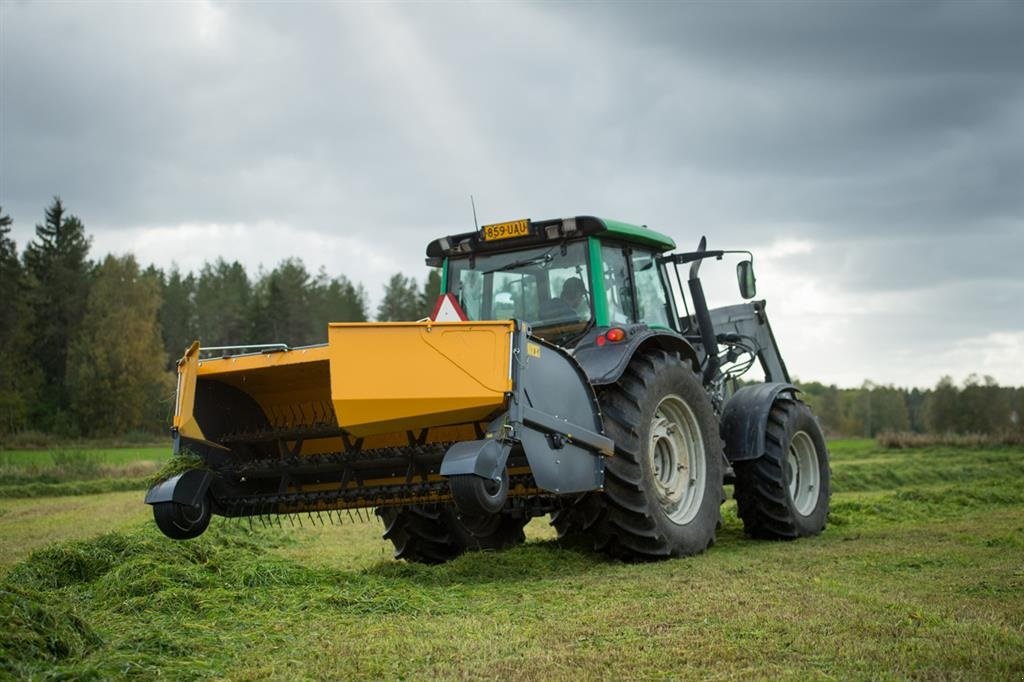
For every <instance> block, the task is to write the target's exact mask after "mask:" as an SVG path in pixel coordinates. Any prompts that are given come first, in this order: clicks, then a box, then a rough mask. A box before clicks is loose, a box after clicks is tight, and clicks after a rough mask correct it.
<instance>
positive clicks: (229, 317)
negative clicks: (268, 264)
mask: <svg viewBox="0 0 1024 682" xmlns="http://www.w3.org/2000/svg"><path fill="white" fill-rule="evenodd" d="M195 301H196V313H197V314H196V323H197V324H196V328H197V331H198V333H199V340H200V341H201V342H202V344H203V345H204V346H235V345H241V344H245V343H253V339H252V338H251V337H252V323H251V317H252V309H251V305H252V285H251V284H250V282H249V276H248V275H247V274H246V273H245V268H244V267H242V264H241V263H239V262H238V261H235V262H233V263H230V264H229V263H227V262H226V261H225V260H224V259H223V258H218V259H217V260H216V262H215V263H213V264H212V265H211V264H210V263H206V264H205V265H203V268H202V270H200V272H199V279H198V281H197V282H196V294H195Z"/></svg>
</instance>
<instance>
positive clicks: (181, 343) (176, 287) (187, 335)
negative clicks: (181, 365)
mask: <svg viewBox="0 0 1024 682" xmlns="http://www.w3.org/2000/svg"><path fill="white" fill-rule="evenodd" d="M162 274H163V273H161V275H162ZM160 283H161V299H162V302H161V304H160V329H161V330H162V332H163V342H164V350H166V351H167V358H168V366H169V367H173V366H174V364H175V363H176V362H177V361H178V358H180V357H181V355H182V353H184V351H185V349H186V348H188V347H189V346H190V345H191V344H192V342H193V341H195V340H196V339H197V338H198V332H197V330H196V305H195V291H196V278H195V277H194V276H193V275H192V273H188V274H187V275H185V276H182V274H181V271H180V270H179V269H178V266H177V265H173V266H171V273H170V275H168V276H167V277H161V278H160Z"/></svg>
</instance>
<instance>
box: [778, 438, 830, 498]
mask: <svg viewBox="0 0 1024 682" xmlns="http://www.w3.org/2000/svg"><path fill="white" fill-rule="evenodd" d="M786 459H787V463H788V464H789V466H788V467H787V471H786V476H787V478H788V483H789V497H790V499H792V500H793V507H794V508H795V509H796V511H797V513H798V514H800V515H801V516H807V515H808V514H810V513H811V512H812V511H814V507H815V506H817V504H818V489H819V487H820V485H821V470H820V469H819V468H818V451H817V449H816V448H815V447H814V441H813V440H812V439H811V436H810V434H808V433H807V432H806V431H797V432H796V433H795V434H793V440H792V441H790V444H789V453H788V455H787V457H786Z"/></svg>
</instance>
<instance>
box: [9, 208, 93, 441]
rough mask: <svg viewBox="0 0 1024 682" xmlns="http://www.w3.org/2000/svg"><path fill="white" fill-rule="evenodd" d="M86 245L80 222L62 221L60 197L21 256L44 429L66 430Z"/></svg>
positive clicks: (85, 289) (85, 279)
mask: <svg viewBox="0 0 1024 682" xmlns="http://www.w3.org/2000/svg"><path fill="white" fill-rule="evenodd" d="M89 243H90V240H89V238H88V237H86V235H85V227H84V226H83V225H82V222H81V221H80V220H79V219H78V218H77V217H75V216H73V215H67V214H66V212H65V210H64V205H63V203H62V202H61V200H60V197H54V199H53V203H52V204H51V205H50V206H49V208H47V209H46V220H45V222H43V223H42V224H37V225H36V238H35V240H34V241H32V242H31V243H29V245H28V247H27V248H26V250H25V256H24V260H25V269H26V271H27V273H28V276H29V287H30V289H29V296H28V299H29V307H30V317H31V323H30V324H31V330H32V348H33V357H34V359H35V361H36V362H37V363H38V364H39V367H40V368H41V370H42V376H43V381H44V385H43V392H42V400H41V401H40V403H39V405H38V408H39V416H40V422H41V424H40V425H41V426H43V427H44V428H54V427H57V428H61V429H66V428H67V427H68V425H67V423H66V422H65V421H64V419H65V418H66V415H65V414H64V412H65V411H66V409H67V407H68V406H69V396H68V391H67V383H66V376H67V358H68V348H69V346H70V344H71V341H72V339H73V338H74V337H75V335H76V334H77V332H78V328H79V325H80V324H81V321H82V315H83V311H84V310H85V301H86V298H87V296H88V293H89V271H90V264H89V262H88V260H87V257H88V255H89Z"/></svg>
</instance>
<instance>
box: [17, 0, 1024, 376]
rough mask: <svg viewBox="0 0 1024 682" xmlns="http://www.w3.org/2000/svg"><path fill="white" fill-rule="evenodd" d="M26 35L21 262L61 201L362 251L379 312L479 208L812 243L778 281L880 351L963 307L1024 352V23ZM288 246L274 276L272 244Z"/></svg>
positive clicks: (976, 324)
mask: <svg viewBox="0 0 1024 682" xmlns="http://www.w3.org/2000/svg"><path fill="white" fill-rule="evenodd" d="M0 13H2V28H0V30H2V32H3V36H2V37H3V40H2V54H0V68H2V75H3V93H2V95H3V102H2V113H3V137H2V140H0V154H2V158H0V164H2V168H0V203H2V205H3V207H4V209H5V211H7V212H10V213H11V214H12V215H13V216H14V218H15V220H16V224H17V233H16V234H17V236H18V238H19V241H20V242H21V243H22V244H24V242H25V241H26V240H27V239H28V238H29V237H30V235H31V225H32V224H33V223H34V222H36V221H37V220H39V218H40V217H41V214H42V208H43V206H44V205H45V203H46V202H47V201H48V199H49V197H50V196H51V195H53V194H55V193H60V194H61V195H62V196H63V197H64V198H65V200H66V201H67V203H68V204H69V206H70V207H71V209H72V210H73V211H74V212H75V213H77V214H79V215H81V216H82V217H83V218H84V219H85V220H86V224H87V225H88V227H89V228H90V230H92V231H93V232H94V233H96V235H97V241H98V242H100V243H102V244H104V245H105V246H106V247H107V248H116V246H117V245H118V244H120V243H122V242H121V241H120V240H128V239H137V238H138V235H139V234H143V233H144V234H145V235H148V237H147V239H149V240H150V241H147V242H145V243H146V244H156V242H153V241H152V240H153V239H161V238H164V237H161V236H160V235H164V236H166V234H167V230H170V231H171V232H173V231H174V229H176V228H177V226H181V225H190V226H193V227H191V228H189V230H183V229H182V230H179V232H180V233H181V234H189V235H192V234H195V235H200V236H202V235H207V237H206V238H207V239H208V241H207V242H206V243H207V244H208V245H213V244H216V245H217V248H222V249H224V248H227V249H233V250H234V251H233V253H227V254H225V255H228V256H232V255H237V257H240V258H247V259H257V261H259V260H262V262H264V263H266V264H271V263H273V262H274V261H276V260H277V259H278V258H280V257H283V256H284V255H287V254H284V253H278V252H277V251H278V250H280V248H281V243H282V240H283V243H285V244H287V243H288V239H289V238H291V239H293V241H294V240H297V239H299V236H300V235H305V236H304V237H302V238H304V239H306V240H307V241H308V242H310V243H313V242H316V244H317V245H318V246H316V247H311V246H308V245H307V248H315V249H318V251H317V252H314V255H315V254H316V253H319V252H322V253H327V252H330V253H332V254H334V255H333V256H332V257H333V258H336V259H339V260H343V259H344V258H345V253H348V251H346V249H355V251H351V252H352V253H360V254H364V255H362V256H360V257H359V262H358V263H356V264H355V266H353V267H356V268H357V269H356V272H357V273H358V276H360V277H364V278H369V279H368V281H367V282H366V283H367V285H368V286H369V288H370V290H371V291H376V290H377V289H378V288H379V284H380V280H382V279H383V274H382V273H384V272H386V270H387V268H398V267H401V268H402V269H405V270H407V271H410V272H416V271H417V270H416V268H419V267H420V263H421V262H422V261H421V258H422V248H423V244H424V243H425V242H426V241H427V240H428V239H429V238H430V237H432V236H434V235H435V234H436V233H438V232H449V233H450V232H455V231H461V230H464V229H467V228H468V227H469V224H470V220H471V216H470V213H469V210H468V200H467V195H468V194H469V193H471V192H472V193H474V194H475V195H476V197H477V205H478V207H479V208H480V214H481V219H482V220H483V221H485V222H486V221H488V220H498V219H504V218H509V217H518V216H525V215H529V216H533V217H535V218H539V217H548V216H552V215H568V214H573V213H594V214H598V215H609V216H613V217H619V218H622V219H626V220H631V221H636V222H641V223H646V224H649V225H651V226H652V227H655V228H658V229H662V230H664V231H666V232H668V233H670V234H671V235H672V236H674V237H675V238H676V239H677V241H679V243H680V245H681V246H684V247H689V246H691V245H692V244H694V243H696V240H697V238H698V237H699V235H700V234H709V235H710V236H711V238H712V243H714V244H717V245H720V246H739V247H744V246H745V247H751V248H757V249H761V250H763V251H766V252H770V251H771V249H773V248H775V247H776V246H777V245H778V244H780V243H782V244H787V243H797V244H804V245H806V246H807V248H801V249H797V250H796V252H794V253H792V254H790V255H784V254H783V255H777V256H776V257H775V258H774V260H769V261H767V265H768V266H769V270H772V271H774V272H775V273H776V274H777V276H778V277H779V278H780V281H783V280H784V281H785V282H790V283H791V284H792V285H793V286H797V285H800V282H803V283H804V284H803V285H806V281H805V280H807V279H808V278H813V279H814V281H815V282H817V283H818V284H819V285H820V286H818V288H819V289H821V290H822V291H828V292H830V293H829V295H831V296H834V297H836V300H837V301H839V300H842V301H843V302H844V304H848V303H849V302H851V301H852V302H856V301H858V300H859V299H860V298H861V297H871V298H872V300H875V301H887V302H889V303H887V305H889V306H890V308H886V309H884V310H883V309H880V308H879V309H874V308H873V309H871V310H870V311H869V312H868V313H865V314H868V315H869V318H867V319H861V318H858V317H856V315H858V314H859V313H856V312H855V311H850V312H848V313H843V314H847V315H848V320H847V322H848V323H849V324H850V325H853V326H854V327H855V328H856V329H857V330H858V332H857V333H858V334H860V333H861V332H863V334H865V335H867V336H868V337H870V336H872V335H874V336H876V337H883V336H884V335H885V330H888V329H893V328H899V329H900V330H902V331H901V332H900V333H899V334H898V335H890V337H889V338H893V339H895V338H897V337H898V338H899V343H901V344H909V345H910V347H913V338H914V336H915V329H921V330H935V329H945V327H944V326H943V325H944V324H945V321H946V320H947V319H948V315H949V313H948V310H944V309H943V306H948V305H957V306H967V307H968V308H970V309H971V310H970V312H969V315H968V316H969V317H970V325H962V328H961V329H960V331H959V332H958V333H959V337H958V338H961V339H962V338H966V337H969V336H980V335H984V333H986V332H988V331H993V332H994V331H1004V332H1009V333H1015V332H1021V333H1024V314H1019V313H1020V312H1021V308H1020V307H1017V308H1016V310H1017V312H1018V314H1017V315H1013V314H1007V311H1008V310H1010V311H1013V309H1014V306H1015V300H1014V299H1009V300H1004V298H1001V297H1003V296H1004V294H1005V292H1008V291H1014V292H1017V291H1019V286H1020V282H1021V276H1020V274H1019V271H1018V269H1017V266H1016V264H1017V263H1019V262H1021V260H1022V259H1024V253H1022V249H1024V246H1022V245H1024V192H1022V191H1021V189H1020V188H1021V187H1024V68H1022V67H1021V65H1022V64H1024V40H1021V39H1020V36H1021V35H1024V3H1019V2H1004V3H1000V2H950V3H927V2H909V3H880V2H848V3H840V2H829V3H802V2H782V3H767V2H759V3H753V2H743V3H740V2H737V3H673V4H669V3H647V4H645V3H604V4H593V3H591V4H569V3H564V4H553V3H548V4H521V5H519V4H439V5H434V4H432V5H425V4H401V5H376V4H375V5H356V4H343V5H342V4H338V5H333V4H326V3H311V4H303V5H298V6H296V5H290V4H283V3H280V4H272V3H249V4H223V5H222V4H208V3H188V4H185V3H175V4H172V3H166V4H161V3H146V4H113V3H103V4H86V3H74V4H72V3H64V4H48V3H33V2H24V3H11V2H7V3H3V4H2V6H0ZM210 224H222V225H229V226H236V227H234V228H231V229H228V228H223V229H220V230H219V231H216V230H214V231H213V232H210V231H209V230H207V228H204V227H202V226H204V225H210ZM260 225H262V227H258V226H260ZM196 226H199V227H196ZM254 226H257V227H254ZM155 228H162V229H163V231H156V232H154V231H153V230H154V229H155ZM211 229H212V228H211ZM146 230H149V232H145V231H146ZM204 230H206V231H205V232H204ZM260 230H262V232H261V231H260ZM289 230H291V231H289ZM140 231H141V232H140ZM276 233H282V234H284V235H285V236H282V237H280V238H279V239H278V240H277V241H271V240H269V239H267V242H266V243H267V244H274V247H273V251H272V252H270V253H266V254H265V255H264V254H263V253H262V252H261V251H260V246H259V242H257V243H252V240H253V239H256V237H255V236H253V237H250V238H248V239H247V237H246V235H263V238H265V239H266V238H267V234H276ZM132 235H135V236H134V237H133V236H132ZM153 235H157V236H153ZM210 235H212V236H210ZM217 235H220V236H219V237H217ZM288 235H291V237H289V236H288ZM384 235H386V236H387V242H388V243H387V248H386V249H383V250H382V249H381V248H380V246H379V243H380V240H381V238H382V236H384ZM320 237H323V239H330V238H343V239H345V240H349V241H344V242H343V243H335V242H330V243H328V242H323V243H321V242H320V241H317V240H319V239H320ZM124 243H129V242H124ZM131 243H133V244H137V243H142V242H131ZM301 247H303V244H300V243H296V249H297V253H302V254H306V257H307V258H309V257H310V256H309V255H308V253H307V252H303V251H301ZM152 248H154V249H157V251H156V252H157V253H158V254H160V255H159V257H165V258H170V257H171V256H166V255H165V254H166V252H167V251H168V249H169V248H170V247H169V246H168V247H167V248H165V249H164V251H163V252H160V251H159V246H153V247H152ZM178 248H180V249H184V248H185V247H184V246H182V245H181V244H179V245H178ZM189 248H190V250H189V251H188V253H199V252H200V251H201V250H202V248H203V245H202V243H200V244H197V245H195V246H194V247H193V246H190V247H189ZM209 248H213V247H212V246H211V247H209ZM267 248H271V247H269V246H268V247H267ZM332 249H333V250H332ZM180 253H184V251H181V252H175V254H177V255H174V256H173V257H178V258H181V257H182V256H181V255H180ZM367 253H378V254H380V255H381V259H380V262H378V263H377V264H376V265H375V266H374V268H375V269H372V270H364V271H360V270H358V267H361V266H362V265H364V264H365V262H367V261H368V260H369V259H368V258H367V257H366V256H365V254H367ZM216 255H217V254H215V253H209V254H205V253H204V254H203V255H202V256H201V257H202V258H212V257H214V256H216ZM153 257H157V256H153ZM321 262H323V261H321ZM162 264H166V263H162ZM250 264H251V265H254V263H250ZM329 265H330V267H331V268H332V269H334V268H336V267H339V266H338V264H337V262H336V261H332V262H331V263H330V264H329ZM375 278H376V279H375ZM803 285H801V286H803ZM810 288H811V289H814V288H815V287H813V286H811V287H810ZM775 293H776V294H777V295H786V292H775ZM972 297H980V298H981V299H983V300H984V302H983V303H982V302H978V303H976V304H975V305H971V300H972ZM1016 300H1019V299H1016ZM993 301H999V302H1000V303H999V304H998V305H997V304H993ZM819 304H820V302H819V303H815V305H819ZM808 305H811V302H808ZM837 305H840V304H839V303H837ZM879 305H881V304H880V303H879ZM919 308H920V309H919ZM922 310H924V312H922ZM789 314H790V315H791V316H799V315H800V314H809V313H801V311H800V310H799V309H794V308H791V309H790V313H789ZM855 318H856V323H855V324H854V323H853V322H849V321H850V320H854V319H855ZM790 319H791V322H789V324H791V326H792V327H793V328H796V327H797V326H798V325H797V323H796V321H795V320H796V319H797V317H791V318H790ZM786 324H787V321H786V320H782V321H780V327H781V328H783V329H785V327H786ZM929 333H931V332H929ZM930 338H935V335H934V334H932V336H931V337H930ZM851 343H852V341H851ZM921 348H924V345H923V344H922V345H921ZM803 374H807V372H803ZM928 380H930V378H929V379H926V380H924V382H925V383H927V381H928ZM1022 380H1024V379H1022Z"/></svg>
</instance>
